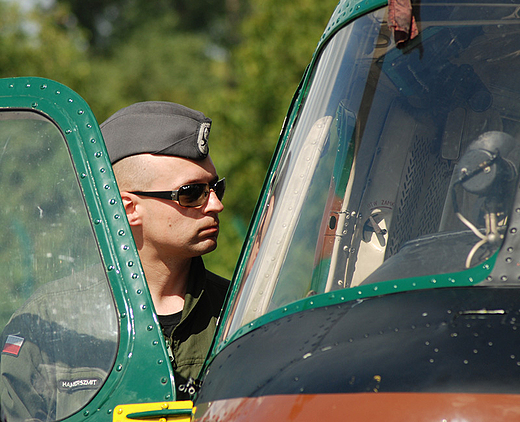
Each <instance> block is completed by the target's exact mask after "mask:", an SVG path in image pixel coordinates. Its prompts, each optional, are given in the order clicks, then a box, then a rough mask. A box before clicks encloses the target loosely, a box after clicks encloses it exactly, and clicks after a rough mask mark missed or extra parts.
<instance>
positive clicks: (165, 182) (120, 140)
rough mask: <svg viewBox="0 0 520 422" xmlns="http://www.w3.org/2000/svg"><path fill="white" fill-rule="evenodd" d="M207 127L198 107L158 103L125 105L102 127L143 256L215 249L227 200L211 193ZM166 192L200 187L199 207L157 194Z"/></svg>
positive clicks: (212, 170)
mask: <svg viewBox="0 0 520 422" xmlns="http://www.w3.org/2000/svg"><path fill="white" fill-rule="evenodd" d="M210 128H211V119H209V118H207V117H205V116H204V115H203V114H202V113H201V112H198V111H195V110H191V109H189V108H187V107H184V106H181V105H178V104H173V103H167V102H156V101H153V102H143V103H137V104H134V105H131V106H129V107H126V108H124V109H122V110H120V111H118V112H116V113H115V114H114V115H113V116H111V117H109V118H108V119H107V120H106V121H105V122H104V123H103V124H101V131H102V133H103V138H104V140H105V143H106V146H107V150H108V153H109V156H110V160H111V162H112V163H113V169H114V174H115V176H116V179H117V183H118V186H119V190H120V192H121V198H122V199H123V205H124V207H125V210H126V214H127V217H128V221H129V223H130V225H131V227H132V232H133V234H134V238H135V240H136V243H137V246H138V248H139V251H140V253H141V254H142V256H141V259H143V258H144V259H146V258H145V257H143V254H155V256H154V258H157V257H159V259H162V260H164V259H168V257H170V256H176V257H179V258H191V257H194V256H199V255H202V254H204V253H207V252H210V251H212V250H213V249H215V248H216V245H217V236H218V231H219V220H218V214H219V213H220V212H221V211H222V209H223V205H222V203H221V202H220V199H221V198H222V197H220V199H219V198H218V197H217V195H216V192H215V191H216V190H218V189H216V188H215V190H209V189H210V187H213V186H214V183H215V182H217V180H218V176H217V172H216V169H215V166H214V165H213V162H212V161H211V158H210V157H209V155H208V144H207V142H208V135H209V131H210ZM219 186H220V185H219ZM201 188H202V189H201ZM194 189H195V190H194ZM197 189H198V190H197ZM167 191H168V192H172V191H173V192H175V191H179V193H180V194H181V195H186V192H194V191H195V192H200V193H201V197H200V199H199V201H198V202H196V205H198V204H199V203H200V205H198V206H195V207H194V206H183V205H182V204H184V205H186V204H187V201H185V200H183V199H185V197H182V196H181V198H180V200H178V199H177V200H172V199H171V198H170V199H164V198H162V197H160V196H161V195H158V196H159V197H157V192H159V193H162V194H163V195H164V192H167ZM219 193H223V192H221V191H219ZM187 205H189V203H188V204H187Z"/></svg>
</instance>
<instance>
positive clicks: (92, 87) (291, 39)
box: [0, 0, 337, 277]
mask: <svg viewBox="0 0 520 422" xmlns="http://www.w3.org/2000/svg"><path fill="white" fill-rule="evenodd" d="M336 3H337V0H247V1H246V0H158V1H154V2H150V1H148V0H92V1H89V2H85V1H82V0H55V1H54V2H50V3H49V2H45V3H43V2H42V3H40V2H38V0H34V6H33V7H32V8H31V9H29V10H28V9H24V10H22V9H20V7H19V5H18V2H13V1H12V0H0V27H1V28H2V30H1V31H0V77H12V76H41V77H46V78H50V79H54V80H57V81H59V82H61V83H63V84H65V85H67V86H69V87H70V88H72V89H74V90H75V91H76V92H78V93H79V94H80V95H81V96H82V97H83V98H85V100H86V101H87V102H88V103H89V105H90V106H91V108H92V110H93V112H94V114H95V115H96V117H97V118H98V121H99V122H100V123H101V122H102V121H104V120H105V119H106V118H107V117H108V116H109V115H110V114H112V113H113V112H115V111H116V110H118V109H119V108H121V107H124V106H127V105H129V104H131V103H133V102H137V101H145V100H166V101H173V102H178V103H182V104H184V105H186V106H188V107H192V108H195V109H198V110H201V111H203V112H204V113H205V114H206V115H208V116H209V117H211V118H212V119H213V122H214V124H213V127H212V135H211V139H210V147H211V155H212V158H213V161H214V162H215V164H216V166H217V169H218V171H219V174H220V175H222V176H226V179H227V182H228V190H227V192H226V198H225V206H226V209H225V210H224V212H223V213H222V216H221V236H220V239H219V248H218V249H217V250H216V251H215V252H213V253H211V254H209V255H208V256H207V257H206V258H205V260H206V264H207V266H208V268H210V269H211V270H213V271H215V272H217V273H219V274H221V275H223V276H226V277H231V275H232V272H233V269H234V267H235V264H236V260H237V258H238V255H239V252H240V248H241V246H242V243H243V240H244V236H245V234H246V229H247V225H248V224H249V220H250V218H251V214H252V211H253V209H254V206H255V203H256V200H257V197H258V195H259V193H260V189H261V186H262V182H263V179H264V177H265V174H266V170H267V168H268V165H269V161H270V159H271V155H272V153H273V150H274V147H275V145H276V142H277V140H278V136H279V131H280V129H281V126H282V122H283V119H284V117H285V114H286V112H287V108H288V106H289V104H290V100H291V97H292V95H293V93H294V91H295V89H296V87H297V85H298V83H299V81H300V79H301V77H302V75H303V72H304V70H305V67H306V65H307V64H308V63H309V62H310V59H311V57H312V53H313V51H314V49H315V47H316V44H317V42H318V40H319V38H320V36H321V34H322V32H323V30H324V29H325V25H326V24H327V22H328V19H329V17H330V15H331V14H332V12H333V9H334V7H335V6H336Z"/></svg>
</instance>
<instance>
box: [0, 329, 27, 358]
mask: <svg viewBox="0 0 520 422" xmlns="http://www.w3.org/2000/svg"><path fill="white" fill-rule="evenodd" d="M24 341H25V339H24V338H23V337H18V336H13V335H12V334H9V335H8V336H7V340H6V341H5V344H4V348H3V349H2V353H5V354H7V355H11V356H18V354H19V353H20V349H21V348H22V345H23V342H24Z"/></svg>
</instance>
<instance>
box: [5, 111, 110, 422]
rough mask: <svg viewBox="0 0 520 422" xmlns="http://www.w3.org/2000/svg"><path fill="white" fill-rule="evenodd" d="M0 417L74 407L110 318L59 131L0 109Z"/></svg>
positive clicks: (97, 367)
mask: <svg viewBox="0 0 520 422" xmlns="http://www.w3.org/2000/svg"><path fill="white" fill-rule="evenodd" d="M0 146H1V149H0V191H1V192H2V203H1V206H0V225H1V227H2V230H1V231H0V237H1V242H0V272H1V274H2V280H1V282H0V292H1V294H0V304H1V306H0V309H1V310H0V326H1V329H2V330H3V331H2V334H1V336H0V341H1V345H0V347H2V353H1V360H0V370H1V378H0V398H1V413H2V417H1V419H2V420H3V421H5V420H6V421H8V422H11V421H12V422H17V421H27V420H34V421H36V420H39V421H55V420H60V419H63V418H65V417H67V416H70V415H72V414H73V413H76V412H77V411H79V410H80V409H81V408H82V407H84V406H85V405H86V404H87V403H88V402H89V401H90V400H91V399H92V397H94V395H95V394H96V393H97V391H98V390H99V389H100V388H101V386H102V384H103V383H104V381H105V380H106V378H107V377H108V374H109V373H110V370H111V368H112V366H113V364H114V361H115V357H116V353H117V349H118V335H119V323H118V319H117V313H116V307H115V303H114V300H113V298H112V294H111V290H110V287H109V284H108V280H107V277H106V274H105V272H104V270H103V265H102V262H101V256H100V254H99V250H98V246H97V242H96V239H95V237H94V233H93V230H92V227H91V224H90V219H89V216H88V215H87V211H86V207H85V203H84V201H83V197H82V195H81V191H80V186H79V184H78V181H77V179H76V177H75V171H74V168H73V166H72V162H71V158H70V155H69V152H68V149H67V145H66V143H65V140H64V138H63V135H62V133H61V132H60V130H59V129H58V128H57V127H56V125H55V124H54V123H53V122H51V121H50V120H49V119H48V118H46V117H44V116H43V115H41V114H38V113H35V112H32V111H9V110H3V111H1V112H0Z"/></svg>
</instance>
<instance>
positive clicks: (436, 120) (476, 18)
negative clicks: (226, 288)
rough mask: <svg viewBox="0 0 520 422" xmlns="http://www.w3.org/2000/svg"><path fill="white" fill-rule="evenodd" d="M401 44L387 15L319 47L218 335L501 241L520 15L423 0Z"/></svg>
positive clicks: (465, 264)
mask: <svg viewBox="0 0 520 422" xmlns="http://www.w3.org/2000/svg"><path fill="white" fill-rule="evenodd" d="M413 7H414V10H415V12H416V13H415V16H416V18H417V19H418V22H417V26H418V27H419V35H418V36H417V37H416V38H414V39H413V40H411V41H409V42H407V43H406V44H404V45H403V46H401V47H400V48H397V47H396V45H395V43H394V40H393V36H392V34H391V30H390V29H389V27H388V23H387V15H388V10H387V8H383V9H380V10H377V11H375V12H373V13H370V14H368V15H365V16H363V17H361V18H358V19H357V20H355V21H354V22H353V23H351V24H350V25H349V26H347V27H345V28H344V29H342V30H341V31H339V32H338V33H337V34H336V35H335V36H334V37H333V38H332V39H331V40H330V42H329V43H328V45H327V47H326V48H325V49H324V50H323V52H322V53H321V56H320V58H319V60H318V62H317V64H316V66H315V68H314V69H315V70H314V73H313V76H312V80H311V83H310V85H309V88H308V90H307V95H306V98H305V100H304V103H303V106H302V109H301V111H300V113H299V116H298V117H297V120H296V122H295V124H294V127H293V128H292V132H291V135H290V138H289V140H288V142H287V144H286V147H285V149H284V150H283V151H282V156H281V159H280V161H279V165H278V167H277V168H276V172H275V175H274V177H272V179H271V183H270V185H269V186H268V188H269V192H268V194H267V198H266V201H265V205H264V207H263V209H262V210H260V216H259V218H260V219H259V221H260V223H259V224H258V227H257V228H256V229H255V232H254V233H253V240H252V242H251V244H250V246H249V254H248V255H247V256H246V261H245V263H243V266H242V269H243V270H242V273H241V284H240V287H239V291H238V294H237V296H236V297H235V299H234V302H233V304H232V309H233V310H232V312H233V313H232V315H231V318H230V320H228V321H227V326H226V329H225V335H226V336H229V335H231V334H232V333H233V332H235V331H236V329H238V328H239V327H241V326H243V325H245V324H246V323H248V322H249V321H251V320H253V319H254V318H257V317H259V316H261V315H263V314H265V313H266V312H268V311H270V310H273V309H276V308H279V307H281V306H284V305H286V304H288V303H290V302H293V301H295V300H298V299H301V298H305V297H308V296H311V295H314V294H320V293H324V292H329V291H332V290H335V289H345V288H351V287H354V286H359V285H362V284H368V283H377V282H381V281H386V280H393V279H402V278H409V277H417V276H422V275H431V274H439V273H451V272H457V271H464V270H465V269H467V268H470V267H473V266H475V265H477V264H479V263H482V262H483V261H485V260H486V259H488V258H489V257H491V256H492V255H493V254H494V253H495V252H496V251H497V249H498V248H499V247H500V244H501V242H502V239H503V237H504V232H505V227H506V224H507V217H508V213H509V209H510V207H511V203H512V200H513V197H514V192H515V188H514V186H515V185H516V178H517V174H518V168H519V165H520V142H519V140H518V139H519V138H518V134H519V133H520V107H519V102H518V98H520V79H519V78H518V77H517V75H516V69H518V68H520V55H519V54H518V51H520V19H519V17H518V9H519V7H518V6H516V5H510V4H500V3H495V4H492V2H486V3H482V4H474V3H469V2H464V3H456V4H447V3H439V4H435V3H434V2H432V3H431V4H429V3H428V2H425V1H422V2H421V3H420V5H418V4H417V5H414V6H413Z"/></svg>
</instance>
